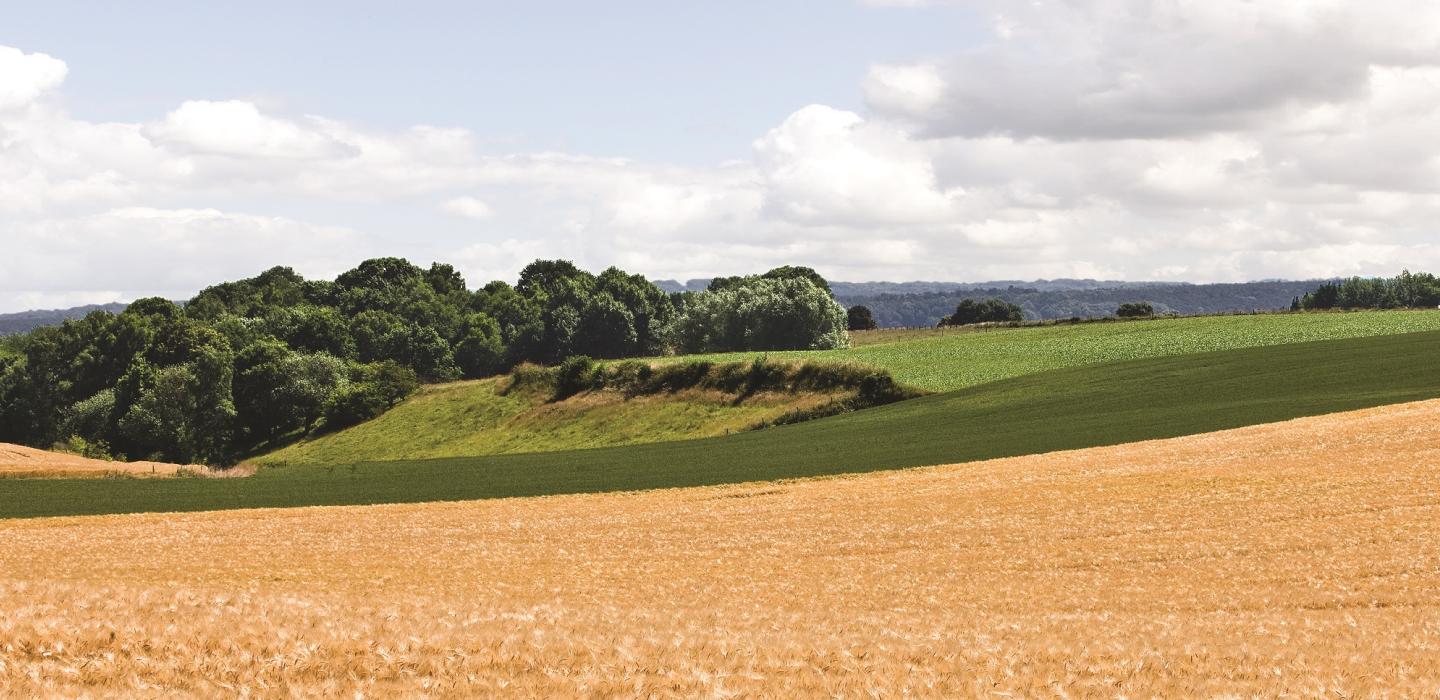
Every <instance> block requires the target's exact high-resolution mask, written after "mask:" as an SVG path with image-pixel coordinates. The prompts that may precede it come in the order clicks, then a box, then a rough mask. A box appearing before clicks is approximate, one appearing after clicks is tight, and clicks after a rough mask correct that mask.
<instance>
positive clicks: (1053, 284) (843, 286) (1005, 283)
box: [654, 277, 1171, 297]
mask: <svg viewBox="0 0 1440 700" xmlns="http://www.w3.org/2000/svg"><path fill="white" fill-rule="evenodd" d="M710 279H711V278H709V277H703V278H700V279H692V280H686V281H684V282H680V281H678V280H654V282H655V286H657V287H659V288H661V289H663V290H665V291H667V292H700V291H704V290H705V288H706V287H708V286H709V285H710ZM1168 284H1171V283H1169V282H1125V281H1123V280H1092V279H1054V280H1030V281H1023V280H991V281H989V282H831V283H830V289H831V291H833V292H835V294H836V296H841V297H861V296H877V295H880V294H933V293H936V292H959V291H969V290H975V289H998V288H1005V287H1025V288H1027V289H1037V290H1040V291H1055V290H1073V289H1120V288H1133V287H1153V286H1165V285H1168Z"/></svg>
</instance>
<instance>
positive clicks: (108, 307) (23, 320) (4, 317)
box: [0, 302, 129, 335]
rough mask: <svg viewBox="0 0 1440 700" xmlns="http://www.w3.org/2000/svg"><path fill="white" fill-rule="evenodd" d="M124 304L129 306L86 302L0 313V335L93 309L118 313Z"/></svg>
mask: <svg viewBox="0 0 1440 700" xmlns="http://www.w3.org/2000/svg"><path fill="white" fill-rule="evenodd" d="M126 306H129V304H121V303H118V302H117V303H113V304H87V305H85V306H75V307H71V308H68V309H41V310H35V311H20V312H17V313H9V314H0V335H14V334H16V333H28V332H30V331H32V330H35V329H36V328H39V327H41V326H58V325H60V324H61V323H64V322H65V321H68V320H71V319H77V318H84V317H85V315H86V314H88V313H91V312H93V311H108V312H110V313H112V314H118V313H120V312H121V311H124V310H125V307H126Z"/></svg>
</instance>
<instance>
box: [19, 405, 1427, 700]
mask: <svg viewBox="0 0 1440 700" xmlns="http://www.w3.org/2000/svg"><path fill="white" fill-rule="evenodd" d="M1437 464H1440V401H1432V402H1425V403H1418V404H1408V405H1402V406H1393V407H1386V408H1381V409H1372V410H1366V411H1361V412H1358V413H1353V414H1341V415H1337V416H1329V417H1320V418H1310V419H1302V420H1298V421H1291V422H1288V423H1281V424H1275V425H1268V426H1257V427H1252V428H1245V429H1241V430H1235V431H1228V432H1225V433H1216V434H1211V435H1204V436H1197V437H1192V438H1181V439H1176V440H1166V441H1158V442H1151V443H1141V444H1135V445H1126V446H1120V447H1114V448H1099V449H1093V450H1085V451H1077V452H1070V453H1059V454H1053V455H1042V456H1037V457H1027V458H1017V459H1007V460H998V461H993V462H988V463H977V464H970V465H960V466H951V467H938V468H931V469H920V470H910V471H901V472H890V473H883V474H872V475H866V476H860V477H852V478H838V479H826V480H816V481H805V482H795V483H786V484H751V485H742V486H731V487H722V488H708V489H690V490H672V491H654V492H646V493H637V494H612V495H598V496H566V497H554V498H542V499H516V500H507V501H489V502H474V503H455V504H424V505H395V506H373V507H358V508H312V509H295V510H269V511H233V512H222V513H206V514H189V515H135V516H106V517H97V518H67V519H50V520H33V521H15V522H3V523H0V611H3V616H0V695H5V696H26V695H49V694H67V695H73V694H101V695H124V696H145V695H159V694H166V695H169V694H182V695H205V696H209V695H216V694H225V695H231V694H240V693H244V692H251V693H256V694H261V695H285V694H304V695H340V694H345V695H350V694H352V693H361V694H366V695H372V696H374V695H393V694H405V695H416V694H433V695H491V694H504V695H520V696H528V697H538V696H546V695H550V696H557V695H558V696H574V695H600V696H606V695H621V696H630V695H647V696H648V695H655V696H696V695H706V696H727V695H729V694H732V693H739V694H743V695H759V696H770V697H795V696H812V695H839V696H850V697H855V696H871V695H877V696H900V695H904V694H907V693H908V694H912V695H920V696H938V695H944V696H981V695H984V696H991V695H997V696H1002V697H1004V696H1021V697H1031V696H1053V695H1061V696H1075V695H1104V696H1130V697H1151V696H1156V695H1164V696H1215V695H1222V696H1239V697H1248V696H1265V697H1273V696H1286V695H1290V696H1315V697H1318V696H1322V695H1323V696H1328V697H1354V696H1357V695H1358V696H1371V695H1377V694H1387V693H1388V694H1391V695H1397V696H1399V695H1403V696H1425V695H1434V694H1436V693H1440V547H1437V542H1440V478H1437V477H1440V468H1437V466H1436V465H1437Z"/></svg>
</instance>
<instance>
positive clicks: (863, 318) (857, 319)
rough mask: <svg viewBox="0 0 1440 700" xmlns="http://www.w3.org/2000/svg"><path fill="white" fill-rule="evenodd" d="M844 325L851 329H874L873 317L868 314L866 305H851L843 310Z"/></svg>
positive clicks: (868, 308)
mask: <svg viewBox="0 0 1440 700" xmlns="http://www.w3.org/2000/svg"><path fill="white" fill-rule="evenodd" d="M845 319H846V320H845V327H846V328H848V329H850V330H852V331H873V330H875V318H874V317H872V316H871V315H870V307H868V306H852V307H850V309H849V310H848V311H846V312H845Z"/></svg>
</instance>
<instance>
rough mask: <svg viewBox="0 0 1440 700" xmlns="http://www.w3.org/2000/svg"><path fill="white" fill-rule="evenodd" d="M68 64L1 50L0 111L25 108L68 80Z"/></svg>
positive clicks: (9, 49)
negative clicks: (66, 75)
mask: <svg viewBox="0 0 1440 700" xmlns="http://www.w3.org/2000/svg"><path fill="white" fill-rule="evenodd" d="M65 73H66V67H65V62H64V61H61V60H59V59H55V58H51V57H50V56H47V55H45V54H43V53H25V52H23V51H21V50H19V49H16V48H12V47H9V46H0V110H6V109H15V108H18V107H24V106H26V105H28V104H30V103H31V102H34V101H35V100H36V98H38V97H40V96H41V95H43V94H45V93H46V92H49V91H50V90H53V89H55V88H56V87H58V86H59V85H60V83H61V82H62V81H64V80H65Z"/></svg>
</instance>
